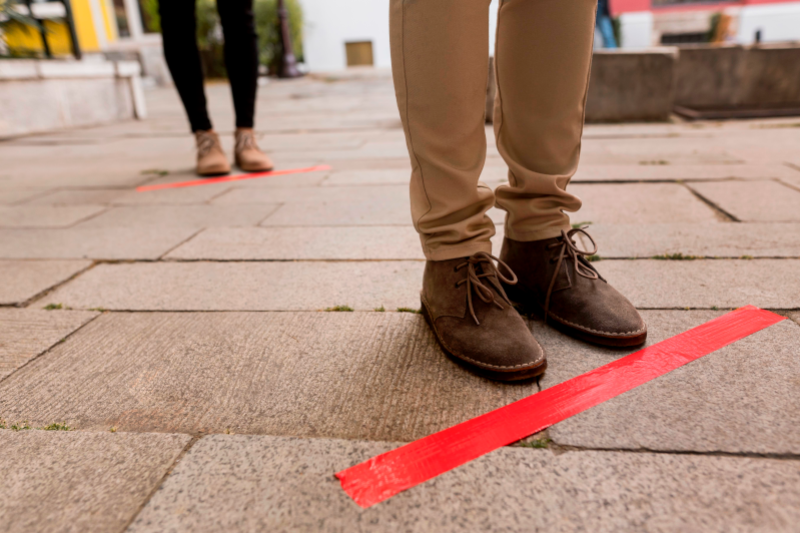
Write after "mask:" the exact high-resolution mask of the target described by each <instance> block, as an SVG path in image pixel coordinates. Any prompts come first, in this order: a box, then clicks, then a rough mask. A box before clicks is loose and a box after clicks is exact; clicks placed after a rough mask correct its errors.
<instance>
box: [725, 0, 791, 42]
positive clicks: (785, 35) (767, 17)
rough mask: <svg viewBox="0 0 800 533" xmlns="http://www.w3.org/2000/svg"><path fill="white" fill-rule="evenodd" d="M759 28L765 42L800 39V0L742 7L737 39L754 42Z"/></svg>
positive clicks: (738, 40)
mask: <svg viewBox="0 0 800 533" xmlns="http://www.w3.org/2000/svg"><path fill="white" fill-rule="evenodd" d="M758 30H761V42H765V43H768V42H775V41H798V40H800V2H789V3H781V4H766V5H749V6H744V7H742V8H741V10H740V11H739V28H738V31H737V34H736V41H737V42H739V43H741V44H752V43H753V42H755V35H756V31H758Z"/></svg>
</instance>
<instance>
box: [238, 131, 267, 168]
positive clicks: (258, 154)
mask: <svg viewBox="0 0 800 533" xmlns="http://www.w3.org/2000/svg"><path fill="white" fill-rule="evenodd" d="M234 151H235V154H236V166H238V167H239V168H241V169H242V170H244V171H246V172H266V171H268V170H272V168H273V164H272V160H271V159H270V158H269V156H268V155H267V154H265V153H264V152H262V151H261V150H260V149H259V147H258V145H257V144H256V137H255V134H254V133H253V130H252V129H250V128H237V129H236V146H235V148H234Z"/></svg>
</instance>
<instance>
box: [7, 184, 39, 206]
mask: <svg viewBox="0 0 800 533" xmlns="http://www.w3.org/2000/svg"><path fill="white" fill-rule="evenodd" d="M0 183H2V181H0ZM42 194H46V191H44V190H41V189H0V205H11V204H17V203H22V202H27V201H29V200H31V199H32V198H36V197H37V196H40V195H42Z"/></svg>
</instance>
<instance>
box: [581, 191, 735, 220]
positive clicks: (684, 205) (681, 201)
mask: <svg viewBox="0 0 800 533" xmlns="http://www.w3.org/2000/svg"><path fill="white" fill-rule="evenodd" d="M567 191H568V192H570V193H572V194H574V195H576V196H578V197H579V198H580V199H581V200H583V207H581V209H580V210H579V211H578V212H577V213H572V214H570V218H572V220H573V221H574V222H582V221H590V222H603V223H606V224H631V223H634V222H635V223H637V224H659V223H661V224H665V223H675V222H684V223H687V222H695V223H700V222H714V221H716V220H719V217H718V216H717V215H716V214H715V213H714V211H713V210H712V209H711V208H710V207H709V206H707V205H706V204H704V203H703V202H702V201H701V200H699V199H698V198H696V197H695V196H694V195H693V194H692V193H691V192H689V190H688V189H686V187H684V186H682V185H679V184H676V183H628V184H624V185H623V184H591V185H590V184H577V185H570V186H569V187H568V188H567Z"/></svg>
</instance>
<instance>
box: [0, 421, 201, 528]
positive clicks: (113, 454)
mask: <svg viewBox="0 0 800 533" xmlns="http://www.w3.org/2000/svg"><path fill="white" fill-rule="evenodd" d="M190 440H191V437H189V436H188V435H164V434H158V435H156V434H143V435H140V434H135V433H111V432H108V431H106V432H104V433H87V432H78V431H70V432H67V431H42V430H36V429H33V430H27V431H11V430H8V429H6V430H0V446H1V447H2V449H3V453H2V454H0V470H2V472H3V483H0V516H1V517H2V518H3V519H2V521H0V531H3V532H8V533H12V532H18V531H41V532H61V531H64V532H73V531H74V532H76V533H77V532H84V531H87V532H98V533H101V532H102V533H105V532H108V531H123V530H124V529H125V526H126V525H127V524H128V523H129V522H131V521H132V520H133V518H134V517H135V516H136V514H137V512H138V511H139V509H140V508H141V506H142V505H143V504H144V503H145V502H146V501H147V498H148V496H149V495H150V494H151V493H152V492H153V490H155V489H156V487H157V486H158V484H159V483H160V481H161V479H162V478H163V477H164V474H166V473H167V470H168V469H169V468H170V467H171V466H172V464H173V463H174V461H175V459H177V457H178V455H179V454H180V453H181V451H183V448H184V447H185V446H186V445H187V444H188V443H189V441H190Z"/></svg>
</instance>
